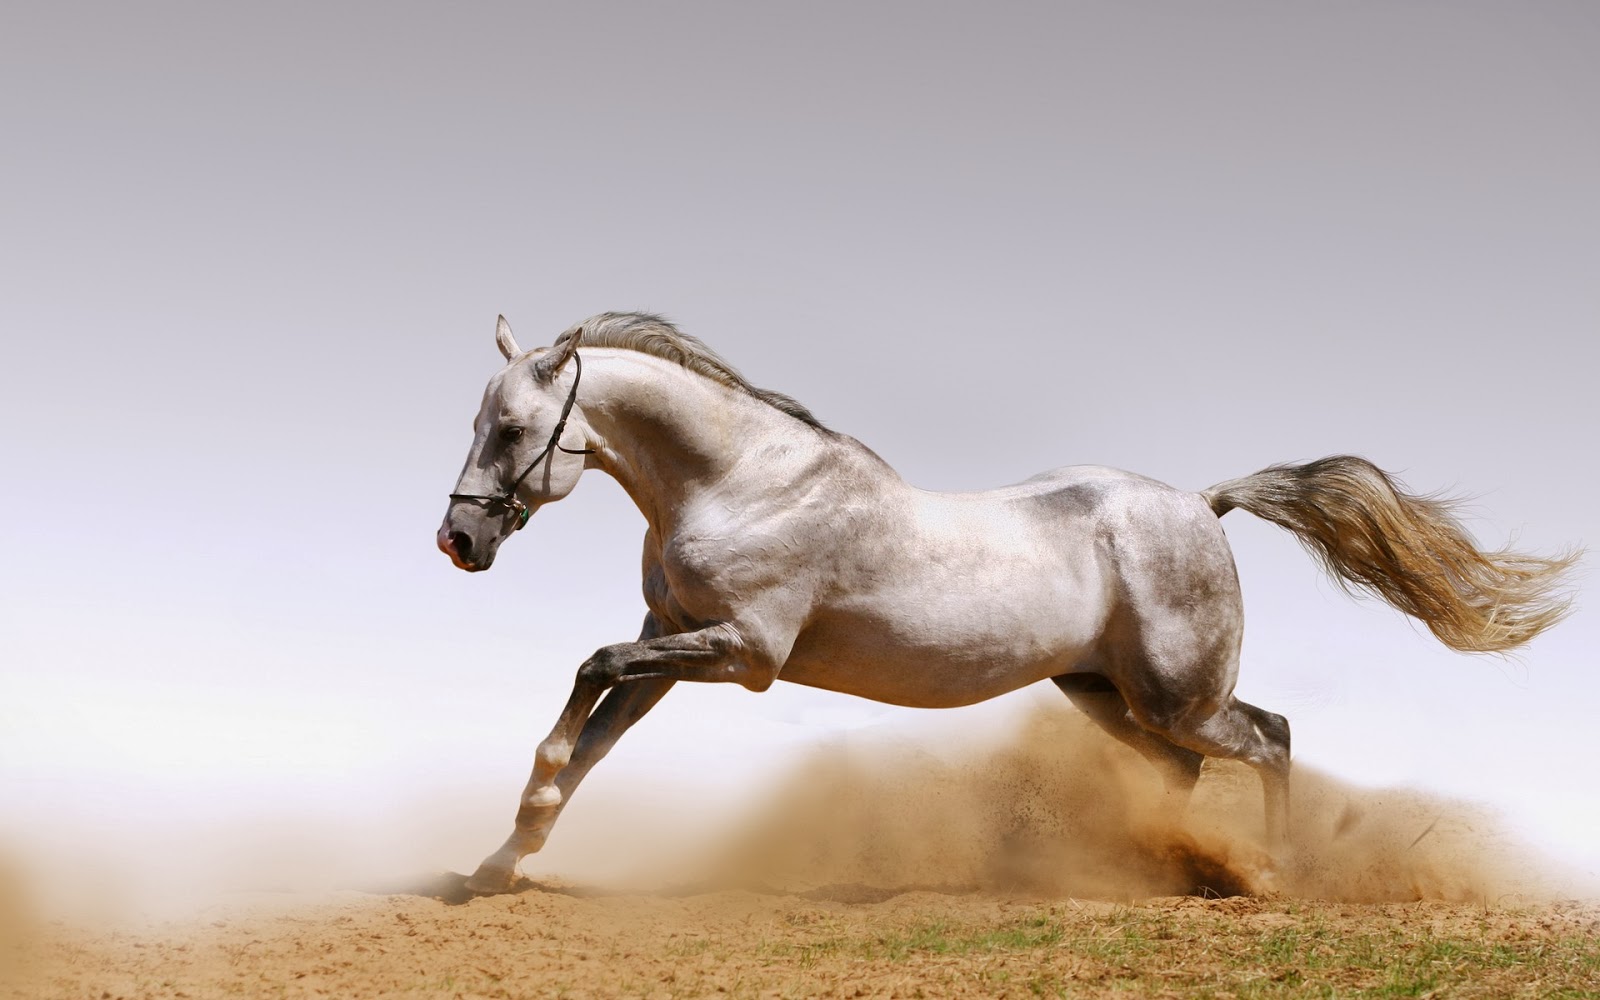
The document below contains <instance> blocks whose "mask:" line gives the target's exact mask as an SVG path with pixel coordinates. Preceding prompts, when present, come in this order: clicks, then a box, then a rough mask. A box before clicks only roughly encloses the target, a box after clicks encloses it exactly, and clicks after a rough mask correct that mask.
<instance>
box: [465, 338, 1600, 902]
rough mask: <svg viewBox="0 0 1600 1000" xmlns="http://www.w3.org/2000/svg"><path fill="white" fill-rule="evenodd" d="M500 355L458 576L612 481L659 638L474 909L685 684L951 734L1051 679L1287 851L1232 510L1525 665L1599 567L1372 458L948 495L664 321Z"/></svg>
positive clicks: (594, 677) (1282, 728)
mask: <svg viewBox="0 0 1600 1000" xmlns="http://www.w3.org/2000/svg"><path fill="white" fill-rule="evenodd" d="M495 339H496V341H497V343H498V344H499V347H500V351H501V353H502V354H503V355H504V356H505V359H506V362H507V364H506V366H505V367H504V368H503V369H501V370H500V371H499V372H497V373H496V374H495V375H494V376H493V377H492V378H491V379H490V380H489V384H488V388H487V389H486V390H485V392H484V395H483V404H482V406H481V407H480V408H479V411H478V417H477V421H476V423H475V425H474V436H473V442H472V448H471V450H470V451H469V452H468V453H467V461H466V466H465V468H464V469H463V470H462V473H461V477H460V479H459V480H458V481H457V484H456V492H454V493H452V494H451V496H450V506H449V509H448V510H447V512H446V514H445V517H444V523H443V524H442V525H441V526H440V528H439V534H438V544H439V548H440V549H442V550H443V551H444V552H445V554H446V555H448V556H449V557H450V559H451V561H452V562H454V563H455V565H456V566H458V567H460V568H461V569H464V570H470V571H478V570H485V569H488V568H489V567H490V566H491V565H493V563H494V559H495V554H496V552H497V551H498V549H499V547H500V545H501V543H502V542H504V541H505V540H506V539H507V538H508V537H510V536H511V534H512V533H513V532H515V531H517V530H518V529H520V528H521V527H522V526H523V525H524V524H526V523H527V521H528V518H529V515H531V514H532V513H533V511H535V510H537V509H538V508H539V507H540V506H542V505H543V504H546V503H550V502H552V501H555V500H560V499H561V498H562V497H564V496H566V495H567V494H568V493H570V492H571V491H572V489H573V487H574V486H576V485H577V482H578V477H579V476H580V475H581V474H582V473H583V471H584V470H585V469H600V470H602V471H604V472H606V473H607V474H609V475H611V476H612V477H614V478H615V479H616V480H617V481H618V482H619V483H621V484H622V488H623V489H624V490H626V491H627V493H628V495H629V496H630V497H631V498H632V499H633V502H634V503H635V504H637V505H638V507H639V510H640V512H641V513H643V514H644V516H645V520H646V521H647V522H648V523H649V528H648V530H647V531H646V532H645V538H644V567H643V569H644V601H645V606H646V607H647V608H648V612H647V613H646V615H645V618H644V628H643V629H642V631H641V632H640V634H639V638H638V639H637V640H636V641H633V642H622V643H617V644H615V645H610V646H605V647H603V648H601V649H600V650H599V651H598V652H596V653H595V654H594V655H593V656H591V657H590V658H589V659H588V660H586V661H585V662H584V663H583V664H582V665H581V666H580V667H579V668H578V674H577V681H576V683H575V684H574V686H573V690H572V696H571V698H570V699H569V700H568V702H567V704H566V707H565V709H564V710H563V711H562V712H561V716H560V718H559V719H558V720H557V722H556V724H555V728H554V729H552V730H551V732H550V735H549V736H548V737H547V738H546V739H545V740H544V741H543V742H542V743H540V744H539V748H538V751H537V753H536V755H535V762H534V766H533V774H532V777H531V778H530V779H529V781H528V785H527V788H526V789H525V790H524V792H523V795H522V800H521V803H520V806H519V808H518V810H517V815H516V825H515V829H514V830H513V831H512V834H511V836H510V837H509V838H508V839H507V840H506V842H505V845H504V846H503V847H501V848H500V849H499V850H498V851H496V852H494V853H493V854H491V855H490V856H489V857H488V858H487V859H485V860H484V862H483V864H482V865H481V866H480V867H479V868H478V870H477V872H476V873H475V874H474V875H473V876H472V878H471V879H470V880H468V883H467V884H468V886H469V887H470V888H471V889H473V890H474V891H477V892H483V893H493V892H501V891H505V890H506V889H507V888H509V886H510V885H511V883H512V882H513V881H514V879H515V872H516V866H517V863H518V862H519V861H520V860H521V859H522V858H523V857H524V856H525V855H527V854H529V853H532V852H534V851H537V850H538V849H539V848H540V847H541V846H543V844H544V842H545V839H546V837H547V836H548V835H549V833H550V829H551V827H552V825H553V824H554V822H555V820H556V817H557V816H558V815H559V813H560V811H561V809H562V807H563V806H564V804H565V803H566V802H567V800H568V799H569V797H570V796H571V795H572V792H573V789H574V788H576V787H577V785H578V783H579V782H580V781H581V780H582V779H583V777H584V775H585V774H586V773H588V771H589V769H590V768H592V767H593V766H594V765H595V764H596V763H597V762H598V761H599V760H600V759H601V758H602V757H603V756H605V754H606V753H607V751H609V750H610V749H611V747H612V746H613V745H615V743H616V741H617V739H618V738H619V737H621V735H622V734H623V732H624V731H625V730H627V728H628V727H629V726H631V725H633V724H634V723H635V722H637V721H639V719H640V718H641V717H642V716H643V715H644V714H645V713H646V712H648V711H649V710H650V709H651V707H652V706H654V705H655V704H656V702H658V701H659V700H660V699H661V697H662V696H663V695H665V694H666V693H667V691H668V689H670V688H671V687H672V685H673V684H675V683H676V682H678V681H701V682H726V683H734V684H742V685H744V686H745V687H746V688H749V689H750V690H752V691H764V690H766V689H767V688H768V687H770V686H771V685H772V682H773V681H776V680H779V679H780V678H781V679H783V680H786V681H790V682H793V683H795V684H806V685H809V686H811V687H819V688H827V689H828V690H831V691H842V692H845V693H847V694H854V695H860V696H861V697H863V698H871V699H873V700H875V701H881V702H888V703H890V704H894V705H907V706H913V707H922V708H943V707H949V706H956V705H968V704H972V703H974V702H979V701H983V700H985V699H988V698H993V697H995V696H997V695H1001V694H1005V693H1006V692H1008V691H1014V690H1016V689H1017V688H1020V687H1023V686H1024V685H1027V684H1033V683H1035V682H1038V681H1043V680H1050V681H1052V682H1054V683H1055V684H1056V685H1058V686H1059V687H1060V688H1061V689H1062V691H1064V692H1065V693H1066V695H1067V697H1068V698H1070V699H1072V701H1073V702H1074V703H1075V704H1076V705H1077V706H1078V707H1079V708H1080V709H1082V710H1083V711H1084V712H1085V713H1086V714H1088V715H1089V716H1090V717H1091V718H1092V719H1094V720H1095V721H1096V722H1097V723H1099V724H1100V725H1101V726H1102V727H1104V728H1105V729H1106V731H1107V732H1109V733H1110V734H1111V735H1112V736H1114V737H1116V738H1117V739H1119V740H1121V741H1123V742H1124V743H1127V744H1128V745H1130V746H1132V747H1133V748H1135V749H1136V750H1138V751H1139V752H1140V753H1142V754H1143V755H1144V756H1145V757H1146V758H1148V759H1149V760H1150V761H1151V762H1152V763H1153V764H1155V765H1156V767H1157V768H1158V769H1159V770H1160V771H1161V772H1162V774H1163V776H1164V778H1165V780H1166V782H1167V785H1168V788H1169V790H1170V791H1172V792H1173V793H1175V794H1176V795H1177V797H1178V801H1179V802H1182V801H1185V800H1186V799H1187V796H1188V794H1189V792H1190V790H1191V789H1193V787H1194V784H1195V782H1196V780H1197V779H1198V778H1199V774H1200V764H1201V762H1202V760H1203V759H1204V758H1205V757H1208V756H1210V757H1226V758H1231V759H1234V760H1241V761H1244V762H1245V763H1247V764H1249V765H1250V766H1251V767H1253V768H1254V769H1255V770H1256V771H1257V773H1259V774H1260V776H1261V779H1262V785H1263V788H1264V791H1265V799H1266V821H1267V836H1268V841H1269V843H1270V844H1271V845H1272V846H1274V847H1279V846H1282V844H1283V843H1284V842H1285V838H1286V836H1287V823H1288V815H1289V812H1288V811H1289V724H1288V721H1287V720H1286V719H1284V717H1283V716H1281V715H1277V714H1275V713H1272V712H1268V711H1265V710H1263V709H1260V708H1257V707H1256V706H1254V705H1249V704H1246V703H1244V702H1242V701H1240V700H1238V699H1237V698H1235V697H1234V695H1233V690H1234V682H1235V679H1236V678H1237V675H1238V664H1239V643H1240V637H1241V633H1242V628H1243V615H1242V610H1241V600H1240V594H1239V582H1238V578H1237V576H1236V574H1235V571H1234V565H1233V557H1232V554H1231V553H1230V551H1229V549H1228V542H1227V539H1226V537H1225V536H1224V535H1223V532H1222V527H1221V524H1220V522H1219V520H1218V518H1220V517H1221V516H1222V515H1223V514H1226V513H1227V512H1228V511H1230V510H1233V509H1234V508H1236V507H1237V508H1240V509H1242V510H1247V511H1249V512H1250V513H1252V514H1255V515H1256V516H1258V517H1262V518H1265V519H1266V520H1269V521H1271V522H1273V523H1275V524H1278V525H1281V526H1282V527H1284V528H1287V529H1289V530H1290V531H1292V532H1294V533H1295V534H1296V535H1297V536H1298V537H1299V539H1300V540H1301V541H1302V542H1303V543H1305V545H1306V547H1307V548H1308V549H1309V550H1310V551H1311V552H1312V554H1313V555H1315V556H1316V557H1318V558H1319V559H1320V560H1321V562H1322V563H1323V565H1324V566H1325V567H1326V568H1327V569H1328V570H1329V572H1330V573H1331V574H1332V575H1333V576H1334V578H1335V579H1336V580H1338V581H1339V582H1340V583H1341V584H1344V585H1347V586H1354V587H1359V588H1364V589H1366V590H1369V591H1371V592H1373V593H1376V594H1377V595H1379V596H1380V597H1382V598H1384V599H1385V600H1387V601H1388V602H1390V603H1391V604H1393V605H1394V606H1396V607H1397V608H1399V609H1400V610H1402V611H1404V612H1406V613H1407V614H1410V615H1413V616H1415V617H1416V618H1417V619H1419V620H1420V621H1422V622H1423V623H1424V624H1426V625H1427V626H1428V628H1429V629H1431V630H1432V631H1433V633H1434V635H1436V636H1437V637H1438V638H1439V639H1440V640H1441V641H1443V642H1444V643H1445V644H1447V645H1449V646H1450V647H1452V648H1454V649H1458V650H1463V651H1469V652H1490V651H1501V650H1507V649H1511V648H1513V647H1515V646H1518V645H1520V644H1522V643H1525V642H1527V641H1528V640H1530V639H1532V638H1533V637H1534V636H1535V635H1537V634H1539V633H1540V632H1541V631H1543V630H1544V629H1546V628H1549V627H1550V626H1551V625H1553V624H1555V622H1557V621H1558V620H1560V619H1561V618H1562V616H1563V615H1565V614H1566V612H1567V611H1568V609H1569V599H1568V598H1566V597H1565V596H1564V594H1563V590H1562V574H1563V572H1564V571H1565V570H1566V569H1567V568H1568V567H1569V566H1570V565H1571V564H1572V562H1573V561H1574V560H1575V559H1576V554H1575V553H1566V554H1562V555H1559V556H1557V557H1555V558H1541V557H1537V556H1528V555H1521V554H1517V553H1514V552H1510V551H1506V550H1502V551H1497V552H1481V551H1479V550H1478V548H1477V547H1476V546H1475V545H1474V544H1473V542H1472V540H1471V538H1470V537H1469V536H1468V534H1467V533H1466V531H1465V530H1464V529H1463V528H1462V527H1461V526H1460V525H1459V524H1458V523H1457V521H1456V520H1455V519H1454V518H1453V516H1452V515H1451V511H1450V508H1449V506H1448V504H1446V503H1444V502H1441V501H1439V500H1435V499H1428V498H1423V497H1418V496H1412V495H1409V494H1407V493H1405V492H1403V491H1402V490H1401V488H1400V487H1399V485H1398V484H1397V483H1396V482H1395V481H1394V480H1393V479H1392V478H1390V477H1389V476H1388V475H1387V474H1385V473H1384V472H1383V471H1381V470H1380V469H1378V468H1377V467H1375V466H1373V465H1372V464H1371V463H1369V462H1367V461H1365V460H1364V459H1360V458H1356V457H1352V456H1336V457H1332V458H1324V459H1321V460H1320V461H1315V462H1311V463H1309V464H1305V465H1278V466H1272V467H1270V468H1267V469H1263V470H1262V471H1260V472H1257V473H1255V474H1254V475H1251V476H1246V477H1244V478H1242V479H1234V480H1230V481H1228V482H1225V483H1222V484H1220V485H1217V486H1213V487H1212V488H1210V489H1208V490H1205V491H1203V492H1200V493H1190V492H1186V491H1183V490H1179V489H1175V488H1173V487H1171V486H1167V485H1164V484H1162V483H1158V482H1155V481H1154V480H1150V479H1146V478H1144V477H1142V476H1138V475H1134V474H1132V473H1128V472H1120V471H1117V470H1115V469H1107V468H1098V467H1092V466H1079V467H1073V468H1065V469H1057V470H1054V471H1051V472H1045V473H1041V474H1040V475H1037V476H1035V477H1033V478H1032V479H1029V480H1028V481H1026V482H1023V483H1019V484H1017V485H1015V486H1006V487H1003V488H1001V489H996V490H989V491H985V492H979V493H930V492H927V491H924V490H920V489H917V488H915V487H913V486H910V485H908V484H907V483H906V482H905V481H904V480H902V479H901V478H900V477H899V476H898V475H897V474H896V473H895V471H894V470H893V469H891V468H889V466H888V465H887V464H886V463H885V462H884V461H883V460H882V459H880V458H879V457H878V456H877V455H875V454H873V453H872V451H870V450H869V449H868V448H866V447H865V446H864V445H862V444H861V443H860V442H858V441H856V440H855V439H854V438H851V437H848V436H846V435H844V434H840V433H837V432H835V431H831V430H829V429H827V428H826V427H824V426H823V425H822V424H821V423H820V422H819V421H818V420H817V418H816V417H814V416H813V415H812V414H811V412H810V411H809V410H807V409H806V408H805V407H804V406H801V405H800V404H799V403H797V402H796V401H794V400H793V399H791V398H789V397H788V396H785V395H782V394H781V393H776V392H771V391H768V390H763V389H757V388H755V387H754V386H752V385H750V384H749V383H748V382H746V381H745V380H744V379H743V378H742V377H741V376H740V375H739V374H738V373H737V372H736V371H735V370H734V369H733V368H732V367H730V366H729V365H728V364H727V363H726V362H724V361H723V360H722V359H721V358H720V357H718V356H717V355H716V354H715V353H714V352H712V351H711V350H710V349H709V348H707V347H706V346H705V345H704V344H702V343H700V341H698V340H696V339H695V338H693V337H690V336H688V335H685V334H683V333H680V332H679V331H678V330H676V329H675V328H674V327H673V326H672V325H671V324H669V323H667V322H666V321H664V320H662V319H660V318H659V317H656V316H649V315H643V314H637V313H604V314H602V315H599V316H595V317H593V318H592V319H589V320H586V321H584V322H583V323H581V324H579V325H578V326H575V327H573V328H571V329H570V330H568V331H566V332H565V333H563V334H562V335H561V336H560V337H558V338H556V341H555V344H554V345H553V346H551V347H548V348H537V349H534V350H532V351H523V350H522V349H521V348H520V347H518V346H517V343H516V340H515V339H513V337H512V335H511V328H510V326H509V325H507V323H506V321H505V318H504V317H501V318H500V321H499V326H498V329H497V331H496V338H495ZM580 346H581V347H582V349H583V352H582V355H581V356H580V354H579V348H580ZM602 697H603V699H604V700H602ZM597 704H598V707H596V706H597Z"/></svg>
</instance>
